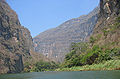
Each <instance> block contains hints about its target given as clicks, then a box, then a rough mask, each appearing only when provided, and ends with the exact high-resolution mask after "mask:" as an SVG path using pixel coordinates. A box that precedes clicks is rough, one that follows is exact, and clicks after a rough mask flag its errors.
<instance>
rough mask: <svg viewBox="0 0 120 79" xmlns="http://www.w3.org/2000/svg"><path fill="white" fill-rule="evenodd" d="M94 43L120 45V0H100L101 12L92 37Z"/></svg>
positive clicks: (115, 46) (112, 46) (109, 46)
mask: <svg viewBox="0 0 120 79" xmlns="http://www.w3.org/2000/svg"><path fill="white" fill-rule="evenodd" d="M98 36H99V38H98V39H97V40H96V41H95V43H94V45H100V46H103V45H104V46H107V48H109V49H112V48H119V47H120V0H100V13H99V14H98V21H97V24H96V26H95V28H94V32H93V35H92V37H93V38H97V37H98Z"/></svg>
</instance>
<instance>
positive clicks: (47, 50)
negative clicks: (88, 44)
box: [33, 7, 99, 62]
mask: <svg viewBox="0 0 120 79" xmlns="http://www.w3.org/2000/svg"><path fill="white" fill-rule="evenodd" d="M98 12H99V8H98V7H97V8H95V9H94V10H93V11H92V12H91V13H89V14H88V15H83V16H80V17H79V18H74V19H71V20H69V21H66V22H65V23H63V24H61V25H60V26H58V27H56V28H53V29H50V30H47V31H45V32H43V33H40V34H39V35H38V36H36V37H35V38H34V39H33V40H34V50H35V51H36V52H39V53H42V54H44V55H46V56H47V57H48V58H54V59H55V60H56V61H58V62H61V61H63V59H64V56H65V55H66V54H67V53H68V52H69V47H70V45H71V43H72V42H80V41H85V38H86V37H87V36H89V35H90V34H91V33H92V31H93V28H94V25H95V24H96V22H97V14H98Z"/></svg>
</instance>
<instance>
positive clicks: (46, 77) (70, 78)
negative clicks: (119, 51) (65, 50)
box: [0, 71, 120, 79]
mask: <svg viewBox="0 0 120 79" xmlns="http://www.w3.org/2000/svg"><path fill="white" fill-rule="evenodd" d="M0 79H120V71H76V72H32V73H20V74H5V75H0Z"/></svg>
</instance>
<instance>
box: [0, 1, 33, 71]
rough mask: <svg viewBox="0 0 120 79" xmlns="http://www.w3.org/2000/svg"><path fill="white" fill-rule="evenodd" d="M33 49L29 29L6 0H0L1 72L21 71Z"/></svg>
mask: <svg viewBox="0 0 120 79" xmlns="http://www.w3.org/2000/svg"><path fill="white" fill-rule="evenodd" d="M31 49H32V37H31V35H30V32H29V30H28V29H26V28H24V27H23V26H21V24H20V22H19V20H18V17H17V15H16V13H15V12H14V11H13V10H12V9H11V8H10V7H9V5H8V4H7V3H6V2H5V0H0V73H17V72H21V71H22V70H23V69H24V65H23V62H24V61H23V60H24V59H25V58H26V57H29V56H30V50H31Z"/></svg>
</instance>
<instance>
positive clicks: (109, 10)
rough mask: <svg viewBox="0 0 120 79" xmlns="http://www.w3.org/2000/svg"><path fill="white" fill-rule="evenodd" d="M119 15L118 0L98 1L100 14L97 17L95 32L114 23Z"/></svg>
mask: <svg viewBox="0 0 120 79" xmlns="http://www.w3.org/2000/svg"><path fill="white" fill-rule="evenodd" d="M119 13H120V1H119V0H100V13H99V15H98V21H97V24H96V27H95V31H97V28H98V30H99V29H100V28H102V26H105V25H107V24H109V25H110V24H112V23H114V22H113V21H114V19H115V18H116V17H118V15H119Z"/></svg>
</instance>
